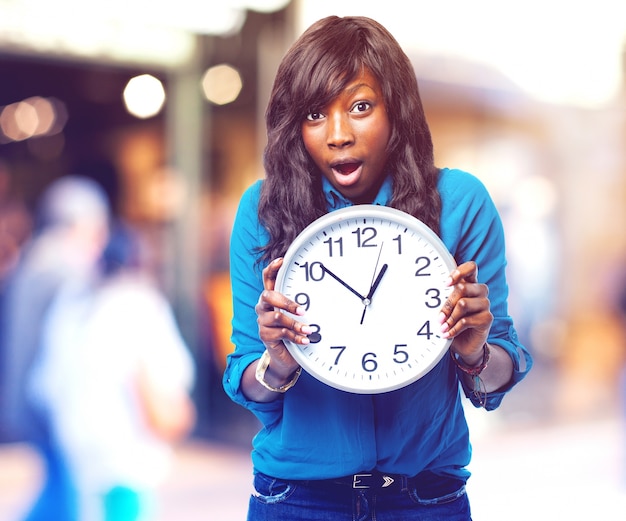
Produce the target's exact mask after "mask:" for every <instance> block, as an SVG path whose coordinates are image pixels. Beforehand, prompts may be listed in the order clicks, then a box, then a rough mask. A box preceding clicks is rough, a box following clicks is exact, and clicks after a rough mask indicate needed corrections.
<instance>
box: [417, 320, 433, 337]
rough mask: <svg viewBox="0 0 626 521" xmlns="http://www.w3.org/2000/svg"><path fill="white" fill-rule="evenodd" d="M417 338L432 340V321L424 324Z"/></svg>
mask: <svg viewBox="0 0 626 521" xmlns="http://www.w3.org/2000/svg"><path fill="white" fill-rule="evenodd" d="M417 336H425V337H426V338H427V339H428V340H430V337H431V336H433V334H432V332H431V331H430V320H427V321H426V322H424V325H423V326H422V327H421V328H420V330H419V331H418V332H417Z"/></svg>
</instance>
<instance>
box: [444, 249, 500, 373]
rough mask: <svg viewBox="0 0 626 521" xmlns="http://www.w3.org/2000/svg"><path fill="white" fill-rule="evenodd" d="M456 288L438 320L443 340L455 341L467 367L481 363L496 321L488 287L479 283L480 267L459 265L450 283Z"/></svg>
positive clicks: (454, 349) (466, 263)
mask: <svg viewBox="0 0 626 521" xmlns="http://www.w3.org/2000/svg"><path fill="white" fill-rule="evenodd" d="M448 285H449V286H454V289H453V291H452V293H451V294H450V296H449V297H448V299H447V300H446V302H445V304H444V305H443V308H442V309H441V313H440V315H439V319H440V322H441V332H442V333H443V336H444V338H452V339H453V341H452V350H453V351H455V352H456V353H458V354H459V356H461V358H462V359H463V360H464V362H465V363H466V364H467V365H470V366H471V365H475V364H477V363H479V362H480V361H481V359H482V357H483V345H484V344H485V342H486V341H487V336H488V335H489V330H490V329H491V324H492V322H493V315H492V314H491V310H490V303H489V298H488V297H489V288H488V287H487V286H486V285H485V284H480V283H479V282H478V266H477V265H476V263H475V262H472V261H470V262H465V263H463V264H461V265H460V266H458V267H457V268H456V269H455V270H454V271H453V272H452V273H451V274H450V279H449V281H448Z"/></svg>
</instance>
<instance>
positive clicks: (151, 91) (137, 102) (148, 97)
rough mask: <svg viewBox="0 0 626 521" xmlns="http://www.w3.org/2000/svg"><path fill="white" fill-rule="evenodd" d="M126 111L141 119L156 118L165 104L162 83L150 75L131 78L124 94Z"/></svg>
mask: <svg viewBox="0 0 626 521" xmlns="http://www.w3.org/2000/svg"><path fill="white" fill-rule="evenodd" d="M123 98H124V105H125V106H126V110H127V111H128V112H129V113H130V114H132V115H133V116H135V117H137V118H140V119H147V118H151V117H153V116H156V115H157V114H158V113H159V112H160V111H161V109H162V108H163V104H164V103H165V89H164V88H163V84H162V83H161V81H160V80H159V79H157V78H155V77H154V76H152V75H150V74H142V75H140V76H135V77H134V78H131V79H130V80H129V82H128V83H127V84H126V88H125V89H124V93H123Z"/></svg>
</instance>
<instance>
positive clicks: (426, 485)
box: [308, 471, 465, 499]
mask: <svg viewBox="0 0 626 521" xmlns="http://www.w3.org/2000/svg"><path fill="white" fill-rule="evenodd" d="M308 483H310V484H318V485H321V486H329V485H338V486H345V487H349V488H352V489H373V490H376V491H381V492H382V491H385V490H388V491H391V490H399V489H403V488H405V487H408V488H415V489H416V490H417V493H418V495H419V496H420V497H421V498H423V499H432V498H437V497H443V496H446V495H448V494H453V493H455V492H457V491H458V490H460V489H461V488H462V487H463V486H464V485H465V481H463V480H461V479H459V478H453V477H450V476H441V475H439V474H435V473H434V472H430V471H424V472H420V473H419V474H418V475H417V476H413V477H408V476H403V475H400V474H388V473H384V472H378V471H369V472H360V473H358V474H352V475H350V476H344V477H341V478H334V479H327V480H321V481H317V482H316V481H309V482H308Z"/></svg>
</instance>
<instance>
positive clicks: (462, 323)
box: [441, 297, 493, 337]
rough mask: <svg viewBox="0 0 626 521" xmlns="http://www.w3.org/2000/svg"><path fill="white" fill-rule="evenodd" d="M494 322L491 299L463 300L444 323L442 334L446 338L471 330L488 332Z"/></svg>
mask: <svg viewBox="0 0 626 521" xmlns="http://www.w3.org/2000/svg"><path fill="white" fill-rule="evenodd" d="M492 322H493V315H492V314H491V311H490V302H489V299H487V298H482V297H481V298H462V299H460V300H459V301H458V302H457V303H456V305H455V306H454V309H453V310H452V312H451V313H450V316H449V317H448V318H447V319H446V320H445V321H444V322H443V323H442V326H441V332H442V333H445V335H444V336H445V337H454V336H456V335H458V334H459V333H461V332H463V331H465V330H467V329H470V328H475V329H479V330H481V332H482V331H484V332H488V331H489V328H490V327H491V323H492Z"/></svg>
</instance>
